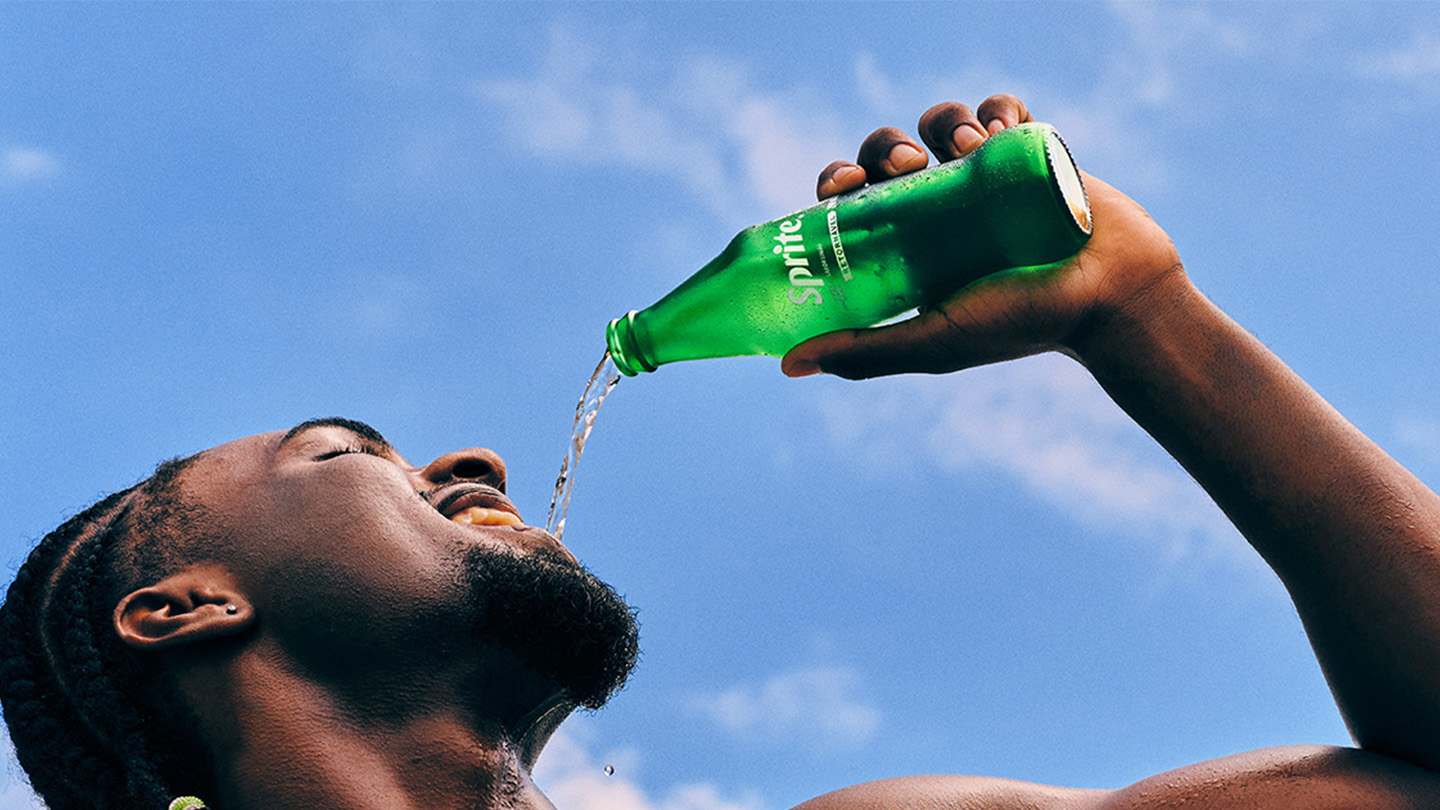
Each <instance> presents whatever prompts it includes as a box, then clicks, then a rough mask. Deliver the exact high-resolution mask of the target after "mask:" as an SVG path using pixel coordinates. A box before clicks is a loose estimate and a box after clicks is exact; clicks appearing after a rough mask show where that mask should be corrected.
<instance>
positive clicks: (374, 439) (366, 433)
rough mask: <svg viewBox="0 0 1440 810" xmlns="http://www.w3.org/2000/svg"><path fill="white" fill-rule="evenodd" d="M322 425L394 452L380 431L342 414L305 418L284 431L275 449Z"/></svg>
mask: <svg viewBox="0 0 1440 810" xmlns="http://www.w3.org/2000/svg"><path fill="white" fill-rule="evenodd" d="M322 427H336V428H340V429H342V430H348V431H350V432H351V433H354V434H355V435H356V436H358V437H359V438H360V439H361V440H362V441H364V442H367V443H369V444H371V445H374V446H375V447H376V448H378V449H380V450H383V451H386V452H390V453H394V452H395V448H394V446H393V445H391V444H390V442H388V441H386V440H385V437H384V436H381V435H380V431H378V430H376V429H375V428H373V427H370V426H369V425H367V424H365V423H364V422H361V421H359V420H356V419H346V418H344V417H342V416H327V417H325V418H323V419H307V420H305V421H304V422H301V423H300V424H298V425H296V426H295V427H293V428H290V431H289V432H288V433H286V434H285V436H284V437H283V438H282V439H280V444H279V445H278V446H277V447H276V449H277V450H278V449H279V448H280V447H284V446H285V443H286V442H288V441H290V440H291V439H293V438H295V437H296V436H299V435H300V434H301V433H304V432H305V431H307V430H313V429H314V428H322Z"/></svg>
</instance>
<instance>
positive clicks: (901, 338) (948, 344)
mask: <svg viewBox="0 0 1440 810" xmlns="http://www.w3.org/2000/svg"><path fill="white" fill-rule="evenodd" d="M949 327H950V325H949V323H948V322H947V321H946V319H945V315H944V314H943V313H942V312H939V311H938V310H929V311H926V312H922V313H921V314H919V315H917V316H915V317H913V318H910V319H908V320H904V321H901V322H899V323H895V324H890V325H888V326H879V327H875V328H872V329H841V330H839V331H836V332H827V333H826V334H823V335H820V336H818V337H813V338H811V339H809V340H807V341H805V342H804V343H801V344H800V345H798V346H796V347H795V348H793V349H791V350H790V351H789V352H787V353H786V354H785V356H784V357H783V358H781V360H780V370H781V371H782V372H783V373H784V374H785V375H786V376H788V377H808V376H810V375H812V374H818V373H820V372H824V373H826V374H834V375H835V376H837V377H844V378H846V379H849V380H863V379H868V378H870V377H881V376H885V375H887V374H903V373H906V372H929V373H940V372H945V371H954V370H955V369H957V368H960V367H961V366H964V365H966V361H965V359H964V358H963V356H961V355H960V354H958V353H957V352H955V350H954V348H955V347H954V345H953V344H954V342H955V341H954V340H953V338H952V339H947V335H946V334H945V333H946V332H947V331H949Z"/></svg>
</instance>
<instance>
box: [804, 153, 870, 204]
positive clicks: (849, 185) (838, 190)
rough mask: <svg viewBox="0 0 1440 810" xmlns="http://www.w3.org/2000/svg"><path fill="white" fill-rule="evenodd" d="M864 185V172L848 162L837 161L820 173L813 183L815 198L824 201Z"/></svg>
mask: <svg viewBox="0 0 1440 810" xmlns="http://www.w3.org/2000/svg"><path fill="white" fill-rule="evenodd" d="M864 184H865V170H864V169H862V168H860V167H859V166H856V165H855V164H854V163H851V162H850V161H848V160H837V161H835V162H834V163H831V164H830V165H829V166H826V167H825V168H824V169H823V170H822V171H821V172H820V179H819V180H817V181H816V183H815V197H816V198H817V199H821V200H823V199H826V198H828V197H834V196H835V195H836V194H843V193H845V192H847V191H850V190H851V189H855V188H859V187H860V186H862V185H864Z"/></svg>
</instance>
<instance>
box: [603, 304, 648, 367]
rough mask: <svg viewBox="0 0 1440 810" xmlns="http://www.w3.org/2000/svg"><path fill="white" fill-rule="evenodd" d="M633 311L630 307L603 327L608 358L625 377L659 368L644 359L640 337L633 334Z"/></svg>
mask: <svg viewBox="0 0 1440 810" xmlns="http://www.w3.org/2000/svg"><path fill="white" fill-rule="evenodd" d="M635 312H636V311H635V310H633V309H632V310H630V311H629V312H627V313H625V314H624V315H622V316H621V317H619V318H616V319H615V320H613V321H611V322H610V325H609V326H607V327H605V346H606V348H607V349H608V350H609V352H610V359H611V360H613V361H615V368H617V369H619V370H620V373H621V374H624V375H625V376H626V377H634V376H635V375H637V374H639V373H640V372H642V371H654V370H655V369H657V368H659V366H656V365H654V364H652V363H650V362H648V361H647V360H646V359H645V352H644V350H642V349H641V348H640V339H639V338H638V337H637V336H636V334H635Z"/></svg>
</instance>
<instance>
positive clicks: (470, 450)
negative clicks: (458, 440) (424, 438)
mask: <svg viewBox="0 0 1440 810" xmlns="http://www.w3.org/2000/svg"><path fill="white" fill-rule="evenodd" d="M420 475H421V477H422V478H424V479H425V480H426V481H428V482H429V483H430V484H431V485H433V486H440V485H443V484H448V483H450V482H452V481H474V482H476V483H479V484H486V485H488V486H492V487H494V488H496V489H498V490H500V491H501V492H504V491H505V462H504V461H503V460H501V458H500V456H498V455H496V454H495V453H494V452H492V451H490V450H486V449H485V448H483V447H467V448H465V449H464V450H456V451H455V452H453V453H446V454H445V455H443V456H441V457H439V458H437V459H435V460H434V461H432V462H430V463H429V464H427V465H425V467H424V469H422V470H420Z"/></svg>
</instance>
